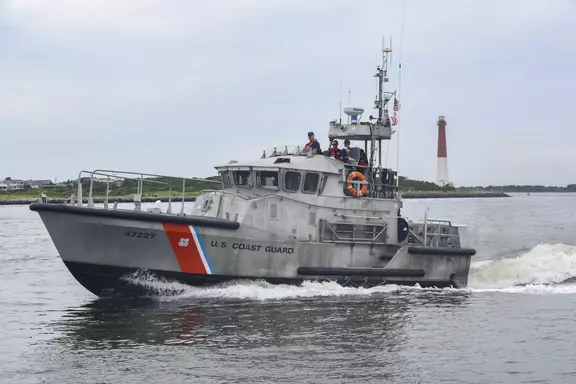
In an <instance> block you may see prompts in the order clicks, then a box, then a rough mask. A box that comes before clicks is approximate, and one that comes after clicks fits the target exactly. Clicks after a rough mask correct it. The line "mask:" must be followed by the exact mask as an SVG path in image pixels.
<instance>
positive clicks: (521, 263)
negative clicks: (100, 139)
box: [126, 244, 576, 301]
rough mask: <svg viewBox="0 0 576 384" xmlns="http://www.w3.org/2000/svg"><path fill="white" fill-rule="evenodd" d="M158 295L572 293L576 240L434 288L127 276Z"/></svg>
mask: <svg viewBox="0 0 576 384" xmlns="http://www.w3.org/2000/svg"><path fill="white" fill-rule="evenodd" d="M126 280H128V281H130V282H131V283H132V284H135V285H139V286H141V287H144V288H147V289H148V291H150V292H152V294H153V296H155V297H157V298H159V299H162V300H175V299H177V300H179V299H186V298H194V299H215V298H217V299H240V300H258V301H260V300H284V299H298V298H310V297H329V296H332V297H338V296H369V295H378V294H390V293H407V294H410V293H418V292H423V291H426V292H431V293H434V292H435V293H438V294H449V293H452V292H454V293H458V292H478V293H481V292H505V293H529V294H576V246H569V245H563V244H556V245H550V244H541V245H538V246H536V247H534V248H533V249H531V250H530V251H528V252H526V253H523V254H520V255H518V256H515V257H509V258H502V259H498V260H489V261H479V262H474V263H472V265H471V269H470V277H469V281H468V287H467V288H463V289H450V288H447V289H434V288H420V287H417V286H416V287H404V286H397V285H384V286H379V287H373V288H352V287H342V286H340V285H338V284H336V283H332V282H325V283H319V282H305V283H304V284H302V285H301V286H290V285H273V284H269V283H267V282H264V281H257V282H245V281H244V282H230V283H227V284H223V285H219V286H215V287H209V288H200V287H191V286H189V285H186V284H181V283H178V282H175V281H169V280H165V279H162V278H158V277H156V276H153V275H150V274H148V273H147V272H138V273H137V274H133V275H130V276H128V277H126Z"/></svg>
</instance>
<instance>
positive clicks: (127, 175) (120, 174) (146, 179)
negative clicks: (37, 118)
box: [71, 169, 222, 214]
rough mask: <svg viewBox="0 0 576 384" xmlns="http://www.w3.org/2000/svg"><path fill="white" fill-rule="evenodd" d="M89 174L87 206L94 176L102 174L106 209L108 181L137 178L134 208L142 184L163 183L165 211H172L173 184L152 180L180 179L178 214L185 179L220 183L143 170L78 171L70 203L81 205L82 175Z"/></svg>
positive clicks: (90, 204)
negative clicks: (166, 208)
mask: <svg viewBox="0 0 576 384" xmlns="http://www.w3.org/2000/svg"><path fill="white" fill-rule="evenodd" d="M86 174H88V175H89V178H90V185H89V188H88V201H87V206H88V207H94V183H95V176H103V177H104V178H105V179H106V196H105V198H104V209H108V205H109V198H110V182H114V181H115V180H118V179H120V180H137V181H138V182H137V191H136V194H135V196H134V199H133V201H134V210H135V211H140V210H141V204H142V195H143V193H144V184H145V183H147V184H159V185H164V186H165V187H166V189H167V192H168V210H167V212H166V213H172V197H173V196H172V195H173V193H172V192H173V191H174V190H175V188H173V184H171V183H170V182H167V181H159V180H154V179H155V178H166V179H174V180H181V182H182V190H181V191H182V207H181V210H180V214H184V203H185V198H186V181H188V180H190V181H201V182H207V183H216V184H220V185H222V182H221V181H216V180H206V179H199V178H192V177H180V176H168V175H158V174H153V173H144V172H128V171H115V170H108V169H97V170H94V171H85V170H83V171H80V173H79V174H78V180H77V190H76V197H77V198H76V201H75V202H74V201H71V204H75V205H79V206H82V205H83V192H82V181H83V179H85V178H84V177H83V175H86ZM116 208H117V202H116V203H115V204H114V209H116Z"/></svg>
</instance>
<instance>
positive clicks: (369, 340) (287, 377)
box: [0, 194, 576, 384]
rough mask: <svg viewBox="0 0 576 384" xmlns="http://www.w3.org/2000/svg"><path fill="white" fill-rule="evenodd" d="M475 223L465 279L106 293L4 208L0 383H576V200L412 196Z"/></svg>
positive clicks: (153, 282)
mask: <svg viewBox="0 0 576 384" xmlns="http://www.w3.org/2000/svg"><path fill="white" fill-rule="evenodd" d="M427 207H429V208H430V217H433V218H446V219H450V220H452V221H454V222H457V223H462V224H466V225H468V228H469V229H468V230H469V235H470V241H471V245H472V246H473V247H475V248H476V249H477V250H478V255H477V256H475V257H474V262H473V265H472V271H471V274H470V281H469V287H467V288H465V289H459V290H457V289H444V290H440V289H420V288H417V287H415V288H406V287H396V286H385V287H377V288H372V289H363V288H344V287H340V286H337V285H335V284H328V283H325V284H320V283H308V284H305V285H304V286H302V287H291V286H271V285H268V284H265V283H244V284H232V285H227V286H223V287H218V288H205V289H199V288H193V287H189V286H185V285H182V284H177V283H172V282H166V281H159V280H157V279H155V278H153V277H150V276H146V275H142V276H140V277H138V278H137V281H136V282H137V283H138V284H146V285H148V286H151V287H154V288H155V291H156V292H157V294H156V295H154V296H152V297H149V298H143V299H139V300H120V299H106V300H103V299H98V298H96V297H95V296H93V295H92V294H91V293H89V292H88V291H86V290H85V289H84V288H83V287H82V286H81V285H79V284H78V283H77V282H76V281H75V280H74V278H73V277H72V276H71V275H70V274H69V272H68V271H67V269H66V267H65V266H64V264H63V263H62V262H61V260H60V259H59V256H58V254H57V252H56V249H55V248H54V246H53V244H52V242H51V240H50V238H49V236H48V234H47V232H46V230H45V229H44V226H43V225H42V223H41V221H40V219H39V218H38V216H37V214H36V213H34V212H31V211H29V210H28V207H26V206H0V265H1V267H0V383H44V382H45V383H119V382H120V383H154V382H158V383H184V382H194V383H246V382H249V383H277V382H282V383H283V382H285V383H356V382H362V383H567V384H572V383H576V316H575V314H576V195H575V194H532V195H529V196H526V195H515V196H513V197H512V198H500V199H446V200H425V199H422V200H405V208H404V209H403V214H404V215H407V216H408V217H409V218H421V217H423V214H424V211H425V209H426V208H427Z"/></svg>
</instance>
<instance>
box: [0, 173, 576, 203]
mask: <svg viewBox="0 0 576 384" xmlns="http://www.w3.org/2000/svg"><path fill="white" fill-rule="evenodd" d="M219 180H220V177H219V176H212V177H208V178H206V179H194V180H186V188H185V193H184V196H187V197H194V196H197V195H198V193H200V191H203V190H207V189H220V188H221V184H219V183H215V182H214V181H219ZM398 183H399V187H400V191H401V193H402V194H405V195H407V194H414V195H418V194H420V193H426V192H431V193H440V192H452V193H457V194H468V193H488V192H492V193H494V192H497V193H502V192H503V193H508V192H511V193H514V192H520V193H522V192H523V193H526V192H576V184H569V185H567V186H566V187H556V186H543V185H505V186H492V185H490V186H486V187H484V186H478V187H458V188H456V187H454V186H452V185H447V186H445V187H440V186H438V185H437V184H436V183H432V182H429V181H421V180H412V179H409V178H407V177H403V176H400V180H399V182H398ZM65 184H67V185H68V186H67V187H55V188H47V189H30V188H27V189H24V190H19V191H10V192H0V200H36V199H38V198H39V197H40V194H41V193H45V194H46V195H47V196H48V197H49V198H53V199H69V198H70V196H71V194H72V193H75V191H74V189H75V188H74V186H75V181H73V180H69V181H68V182H67V183H65ZM89 186H90V181H89V180H88V179H86V180H83V181H82V190H83V192H84V193H83V195H84V196H85V197H87V193H88V190H89ZM169 186H171V188H172V197H174V198H178V197H181V196H182V187H183V186H182V179H178V178H168V177H162V178H154V179H145V182H144V190H143V197H152V198H154V197H158V198H161V197H168V195H169ZM109 188H110V189H109V197H110V198H111V199H113V198H132V197H134V195H135V194H136V191H137V188H138V180H135V179H126V180H123V182H122V183H114V182H111V183H110V184H109ZM105 196H106V183H94V187H93V197H94V198H95V199H97V198H104V197H105Z"/></svg>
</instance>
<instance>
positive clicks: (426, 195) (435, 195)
mask: <svg viewBox="0 0 576 384" xmlns="http://www.w3.org/2000/svg"><path fill="white" fill-rule="evenodd" d="M495 197H511V196H510V195H508V194H507V193H503V192H478V193H460V192H405V193H403V194H402V199H464V198H495ZM93 200H94V203H97V204H101V203H104V200H105V199H103V198H95V199H93ZM157 200H160V201H161V202H163V203H167V202H168V198H167V197H143V198H142V202H143V203H153V202H155V201H157ZM39 201H40V199H39V198H38V199H16V200H14V199H13V200H0V205H30V204H32V203H37V202H39ZM69 201H70V199H53V198H48V200H47V201H46V203H48V204H65V203H68V202H69ZM115 201H117V202H118V203H132V202H133V199H131V198H109V199H108V203H109V204H114V202H115ZM184 201H185V202H192V201H196V198H195V197H192V196H187V197H184ZM83 202H84V203H87V202H88V199H83ZM172 202H173V203H179V202H182V198H181V197H175V198H172Z"/></svg>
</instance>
